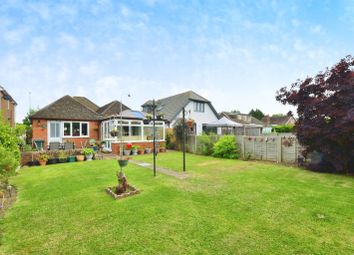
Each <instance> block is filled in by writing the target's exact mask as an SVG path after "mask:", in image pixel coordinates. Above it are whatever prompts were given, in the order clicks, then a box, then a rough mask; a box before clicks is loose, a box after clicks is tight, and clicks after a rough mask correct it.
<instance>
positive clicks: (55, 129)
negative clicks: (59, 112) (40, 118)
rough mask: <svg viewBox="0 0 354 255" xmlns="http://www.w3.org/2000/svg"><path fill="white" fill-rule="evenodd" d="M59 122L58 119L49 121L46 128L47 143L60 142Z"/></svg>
mask: <svg viewBox="0 0 354 255" xmlns="http://www.w3.org/2000/svg"><path fill="white" fill-rule="evenodd" d="M60 124H61V123H60V122H59V121H50V122H49V128H48V143H50V142H60V143H61V142H62V139H61V125H60Z"/></svg>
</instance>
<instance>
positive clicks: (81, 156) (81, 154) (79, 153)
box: [76, 151, 85, 161]
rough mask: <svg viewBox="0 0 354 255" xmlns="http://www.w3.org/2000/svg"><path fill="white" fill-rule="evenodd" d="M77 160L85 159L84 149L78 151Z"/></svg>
mask: <svg viewBox="0 0 354 255" xmlns="http://www.w3.org/2000/svg"><path fill="white" fill-rule="evenodd" d="M76 160H77V161H84V160H85V155H84V154H83V151H80V152H77V154H76Z"/></svg>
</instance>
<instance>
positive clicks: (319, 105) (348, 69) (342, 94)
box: [276, 56, 354, 173]
mask: <svg viewBox="0 0 354 255" xmlns="http://www.w3.org/2000/svg"><path fill="white" fill-rule="evenodd" d="M276 99H277V100H278V101H280V102H281V103H283V104H290V105H294V106H297V113H298V117H299V119H298V121H297V123H296V132H297V137H298V139H299V142H300V143H301V144H302V145H304V146H305V147H306V151H305V153H311V152H315V151H316V152H318V153H320V154H321V155H322V157H323V161H322V164H320V165H317V167H320V169H318V170H320V171H333V172H334V171H336V172H341V173H349V172H354V58H353V57H352V56H347V57H346V58H344V59H342V60H341V61H340V62H339V63H337V64H336V65H334V66H333V67H332V68H330V69H329V68H327V69H326V70H325V71H324V72H320V73H318V74H317V75H316V76H315V77H309V78H306V79H305V80H298V81H296V82H295V83H293V84H291V87H290V88H285V87H284V88H281V89H280V90H279V91H277V95H276ZM312 167H316V166H315V165H312Z"/></svg>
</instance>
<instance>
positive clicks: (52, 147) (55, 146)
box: [49, 142, 60, 151]
mask: <svg viewBox="0 0 354 255" xmlns="http://www.w3.org/2000/svg"><path fill="white" fill-rule="evenodd" d="M59 149H60V143H59V142H50V143H49V150H50V151H52V150H59Z"/></svg>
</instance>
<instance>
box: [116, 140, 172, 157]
mask: <svg viewBox="0 0 354 255" xmlns="http://www.w3.org/2000/svg"><path fill="white" fill-rule="evenodd" d="M158 143H159V147H160V146H161V144H163V143H165V142H158ZM126 144H127V143H124V144H123V149H124V146H125V145H126ZM131 144H133V145H138V146H139V147H140V149H145V148H151V150H152V146H153V143H152V142H134V143H131ZM112 153H113V154H115V155H120V143H112Z"/></svg>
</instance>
